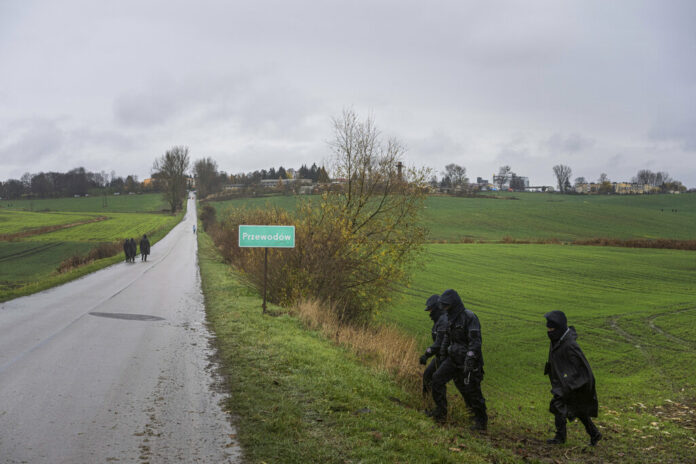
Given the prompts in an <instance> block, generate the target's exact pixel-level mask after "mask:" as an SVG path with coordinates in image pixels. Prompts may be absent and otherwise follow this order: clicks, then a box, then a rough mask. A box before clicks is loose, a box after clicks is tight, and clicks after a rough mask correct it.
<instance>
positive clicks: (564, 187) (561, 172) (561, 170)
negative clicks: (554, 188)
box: [553, 164, 573, 193]
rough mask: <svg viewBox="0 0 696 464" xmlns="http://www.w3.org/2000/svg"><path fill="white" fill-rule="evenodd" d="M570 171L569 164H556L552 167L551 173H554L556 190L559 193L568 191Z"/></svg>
mask: <svg viewBox="0 0 696 464" xmlns="http://www.w3.org/2000/svg"><path fill="white" fill-rule="evenodd" d="M572 172H573V171H572V170H571V169H570V166H566V165H565V164H557V165H555V166H554V167H553V173H554V174H555V175H556V180H557V181H558V190H559V191H560V192H561V193H566V192H567V191H568V186H570V176H571V174H572Z"/></svg>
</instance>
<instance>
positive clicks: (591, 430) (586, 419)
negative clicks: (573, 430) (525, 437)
mask: <svg viewBox="0 0 696 464" xmlns="http://www.w3.org/2000/svg"><path fill="white" fill-rule="evenodd" d="M549 411H551V412H552V413H553V416H554V424H555V425H556V436H557V437H558V438H563V440H565V439H566V421H567V420H571V421H572V420H573V419H574V418H575V417H577V418H578V420H579V421H580V422H582V425H583V426H585V432H587V434H588V435H589V436H590V437H594V436H595V435H597V433H598V432H599V430H598V429H597V426H596V425H594V422H592V419H591V418H590V416H588V415H587V414H578V413H577V412H575V413H574V414H569V412H568V405H567V404H566V403H565V402H564V401H563V399H561V398H560V397H559V396H554V397H553V399H552V400H551V404H550V405H549Z"/></svg>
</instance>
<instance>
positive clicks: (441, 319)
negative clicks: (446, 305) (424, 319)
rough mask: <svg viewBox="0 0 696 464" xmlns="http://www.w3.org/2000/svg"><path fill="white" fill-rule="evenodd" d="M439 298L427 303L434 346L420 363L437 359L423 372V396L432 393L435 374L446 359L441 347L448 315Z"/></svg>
mask: <svg viewBox="0 0 696 464" xmlns="http://www.w3.org/2000/svg"><path fill="white" fill-rule="evenodd" d="M439 298H440V295H432V296H431V297H430V298H428V300H427V301H426V302H425V310H426V311H428V313H429V315H430V319H431V320H432V321H433V328H432V329H431V331H430V335H431V336H432V338H433V344H432V345H430V346H429V347H428V348H427V349H426V350H425V354H423V356H421V357H420V363H421V364H422V365H424V366H425V365H426V364H427V363H428V358H429V357H431V356H435V358H433V360H432V361H430V364H428V367H426V368H425V371H423V396H426V395H427V394H428V393H430V390H431V385H432V378H433V374H434V373H435V371H436V370H437V368H438V366H439V365H440V364H441V363H442V361H443V359H444V353H440V346H442V342H443V341H444V338H445V332H446V331H447V314H446V313H445V311H444V310H442V308H440V305H439V304H438V299H439Z"/></svg>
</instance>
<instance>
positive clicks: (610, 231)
mask: <svg viewBox="0 0 696 464" xmlns="http://www.w3.org/2000/svg"><path fill="white" fill-rule="evenodd" d="M300 198H308V199H310V200H311V199H312V198H313V197H295V196H273V197H264V198H245V199H239V200H229V201H224V202H209V203H207V204H210V205H212V206H213V207H215V208H216V210H217V211H218V213H222V212H224V210H225V209H227V208H229V207H231V206H234V207H239V206H245V207H264V206H265V205H266V204H270V205H274V206H279V207H281V208H285V209H288V210H292V209H294V208H295V203H296V202H297V201H298V199H300ZM425 206H426V209H425V212H424V214H423V222H424V224H426V225H427V226H428V227H429V228H430V240H432V241H438V242H440V241H446V242H462V241H465V240H475V241H478V240H481V241H500V240H502V239H503V238H504V237H506V236H509V237H512V238H514V239H518V240H544V239H553V238H556V239H559V240H561V241H572V240H575V239H591V238H597V237H606V238H615V239H631V238H634V239H635V238H638V239H655V238H667V239H678V240H693V239H696V194H683V195H644V196H639V195H635V196H619V195H558V194H543V193H514V194H512V193H503V194H498V195H496V196H495V198H484V197H481V198H458V197H444V196H430V197H428V199H427V201H426V204H425ZM673 210H675V211H676V212H674V211H673Z"/></svg>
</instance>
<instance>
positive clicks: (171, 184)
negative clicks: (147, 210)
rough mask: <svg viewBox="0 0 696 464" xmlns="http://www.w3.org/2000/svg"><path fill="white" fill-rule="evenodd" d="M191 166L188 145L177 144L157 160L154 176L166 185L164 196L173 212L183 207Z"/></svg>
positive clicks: (153, 168) (153, 166) (153, 169)
mask: <svg viewBox="0 0 696 464" xmlns="http://www.w3.org/2000/svg"><path fill="white" fill-rule="evenodd" d="M188 168H189V149H188V147H183V146H175V147H172V148H171V149H170V150H167V152H166V153H165V154H164V155H162V157H161V158H158V159H156V160H155V162H154V164H153V165H152V177H154V178H156V179H157V180H158V181H159V182H161V183H162V185H163V186H164V198H165V200H166V201H167V203H169V206H170V207H171V209H172V213H174V212H176V210H177V209H179V208H181V207H182V205H183V202H184V198H186V171H188Z"/></svg>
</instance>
